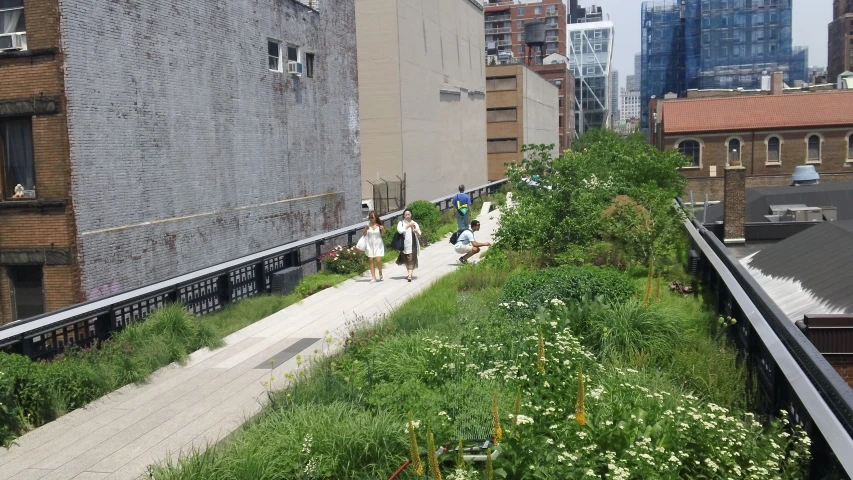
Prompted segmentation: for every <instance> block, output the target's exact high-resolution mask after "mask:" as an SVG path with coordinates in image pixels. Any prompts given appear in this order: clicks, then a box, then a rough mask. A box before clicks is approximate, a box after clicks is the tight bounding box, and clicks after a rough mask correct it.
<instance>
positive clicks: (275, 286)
mask: <svg viewBox="0 0 853 480" xmlns="http://www.w3.org/2000/svg"><path fill="white" fill-rule="evenodd" d="M301 281H302V267H290V268H285V269H284V270H279V271H277V272H273V273H272V281H271V282H270V290H271V292H270V293H272V294H273V295H287V294H288V293H290V292H292V291H293V289H294V288H296V286H297V285H299V282H301Z"/></svg>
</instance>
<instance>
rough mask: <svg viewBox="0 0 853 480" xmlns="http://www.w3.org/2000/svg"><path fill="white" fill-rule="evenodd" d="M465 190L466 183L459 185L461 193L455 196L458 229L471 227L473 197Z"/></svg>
mask: <svg viewBox="0 0 853 480" xmlns="http://www.w3.org/2000/svg"><path fill="white" fill-rule="evenodd" d="M464 192H465V185H459V193H457V194H456V195H454V196H453V199H452V200H451V201H452V202H453V208H454V209H456V226H457V227H458V228H457V229H458V230H466V229H468V228H469V226H470V223H469V221H468V220H469V219H470V218H471V197H469V196H468V194H467V193H464Z"/></svg>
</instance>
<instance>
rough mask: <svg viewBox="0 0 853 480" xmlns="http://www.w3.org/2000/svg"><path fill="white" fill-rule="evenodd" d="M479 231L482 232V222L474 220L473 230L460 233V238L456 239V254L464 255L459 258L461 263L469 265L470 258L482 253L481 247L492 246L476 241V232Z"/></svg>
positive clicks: (454, 247)
mask: <svg viewBox="0 0 853 480" xmlns="http://www.w3.org/2000/svg"><path fill="white" fill-rule="evenodd" d="M478 230H480V221H479V220H474V221H473V222H471V229H470V230H465V231H464V232H462V233H460V234H459V238H458V239H456V244H455V245H453V249H454V250H456V253H458V254H460V255H462V256H461V257H459V263H463V264H464V263H468V259H469V258H471V257H473V256H474V255H476V254H478V253H480V247H488V246H491V245H492V244H491V243H489V242H476V241H474V232H476V231H478Z"/></svg>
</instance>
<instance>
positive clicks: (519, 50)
mask: <svg viewBox="0 0 853 480" xmlns="http://www.w3.org/2000/svg"><path fill="white" fill-rule="evenodd" d="M518 54H519V55H524V45H519V46H518Z"/></svg>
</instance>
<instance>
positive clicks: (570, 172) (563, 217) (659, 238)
mask: <svg viewBox="0 0 853 480" xmlns="http://www.w3.org/2000/svg"><path fill="white" fill-rule="evenodd" d="M551 151H552V150H551V149H550V148H549V146H547V145H525V146H524V152H525V159H524V160H523V162H522V164H521V165H513V166H510V168H509V169H508V171H507V175H508V176H509V178H510V181H511V184H512V188H513V191H514V192H515V196H514V201H515V207H514V208H510V209H508V210H506V211H504V212H503V213H502V216H501V225H500V227H499V229H498V231H497V233H496V235H495V238H496V243H495V245H496V247H497V248H500V249H504V250H514V251H536V252H541V253H542V254H543V255H545V256H546V257H550V258H553V259H556V260H557V261H558V262H559V263H563V264H580V263H583V262H584V261H585V260H586V259H585V256H586V255H585V254H584V253H583V252H584V249H585V248H586V247H587V246H589V245H592V244H595V243H597V242H601V241H608V242H609V243H614V242H613V239H614V238H615V239H618V240H622V239H623V237H621V236H616V234H617V233H619V232H622V231H626V230H632V229H634V230H636V229H637V227H638V225H642V226H643V227H644V230H645V231H646V233H647V235H646V236H645V237H643V239H642V242H639V243H648V244H649V247H648V248H649V249H651V250H653V251H655V252H658V251H660V252H663V251H670V250H672V248H671V247H672V244H673V238H672V234H671V232H672V228H671V226H672V225H676V226H677V225H678V222H679V221H680V217H679V216H678V214H676V213H675V212H674V211H673V208H672V206H671V205H672V199H673V198H674V197H675V196H677V195H679V194H681V193H682V192H683V190H684V187H685V184H686V180H685V179H684V177H683V176H682V175H681V173H680V172H679V167H681V166H682V165H683V156H682V155H680V154H679V153H677V152H673V151H667V152H660V151H658V150H657V149H655V148H654V147H652V146H650V145H647V144H646V143H645V142H643V141H641V140H638V139H636V138H631V139H628V140H625V139H622V138H620V137H619V136H618V135H616V134H614V133H613V132H607V131H599V130H593V131H591V132H589V133H588V134H586V135H584V136H583V137H582V138H581V139H578V140H577V141H576V142H575V146H574V147H573V150H572V151H567V152H564V154H563V155H562V156H561V157H558V158H553V157H551V153H550V152H551ZM528 178H533V179H534V181H535V183H537V184H538V185H537V186H531V185H530V184H528V181H527V179H528ZM619 196H625V197H629V198H631V199H633V201H634V202H636V203H638V204H639V205H641V206H642V207H643V208H644V209H645V210H646V211H648V212H650V216H651V218H650V221H647V222H642V223H638V222H634V223H630V222H628V220H633V219H635V218H634V217H637V215H635V216H634V217H630V218H626V219H624V220H625V222H627V225H624V226H623V225H621V223H620V222H619V221H618V220H623V218H622V217H617V218H616V219H614V218H612V216H611V217H607V216H603V215H602V213H603V212H604V211H605V210H607V209H608V207H610V206H611V205H612V203H613V202H614V199H616V198H617V197H619ZM640 217H642V215H640ZM623 223H624V222H623ZM634 243H638V242H634ZM659 255H663V253H660V254H659ZM609 258H611V257H610V256H603V257H599V259H598V260H604V259H609ZM636 258H637V255H635V254H633V253H632V254H631V255H630V256H629V257H628V260H632V261H639V260H637V259H636ZM617 260H619V261H621V260H623V259H622V258H617Z"/></svg>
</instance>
